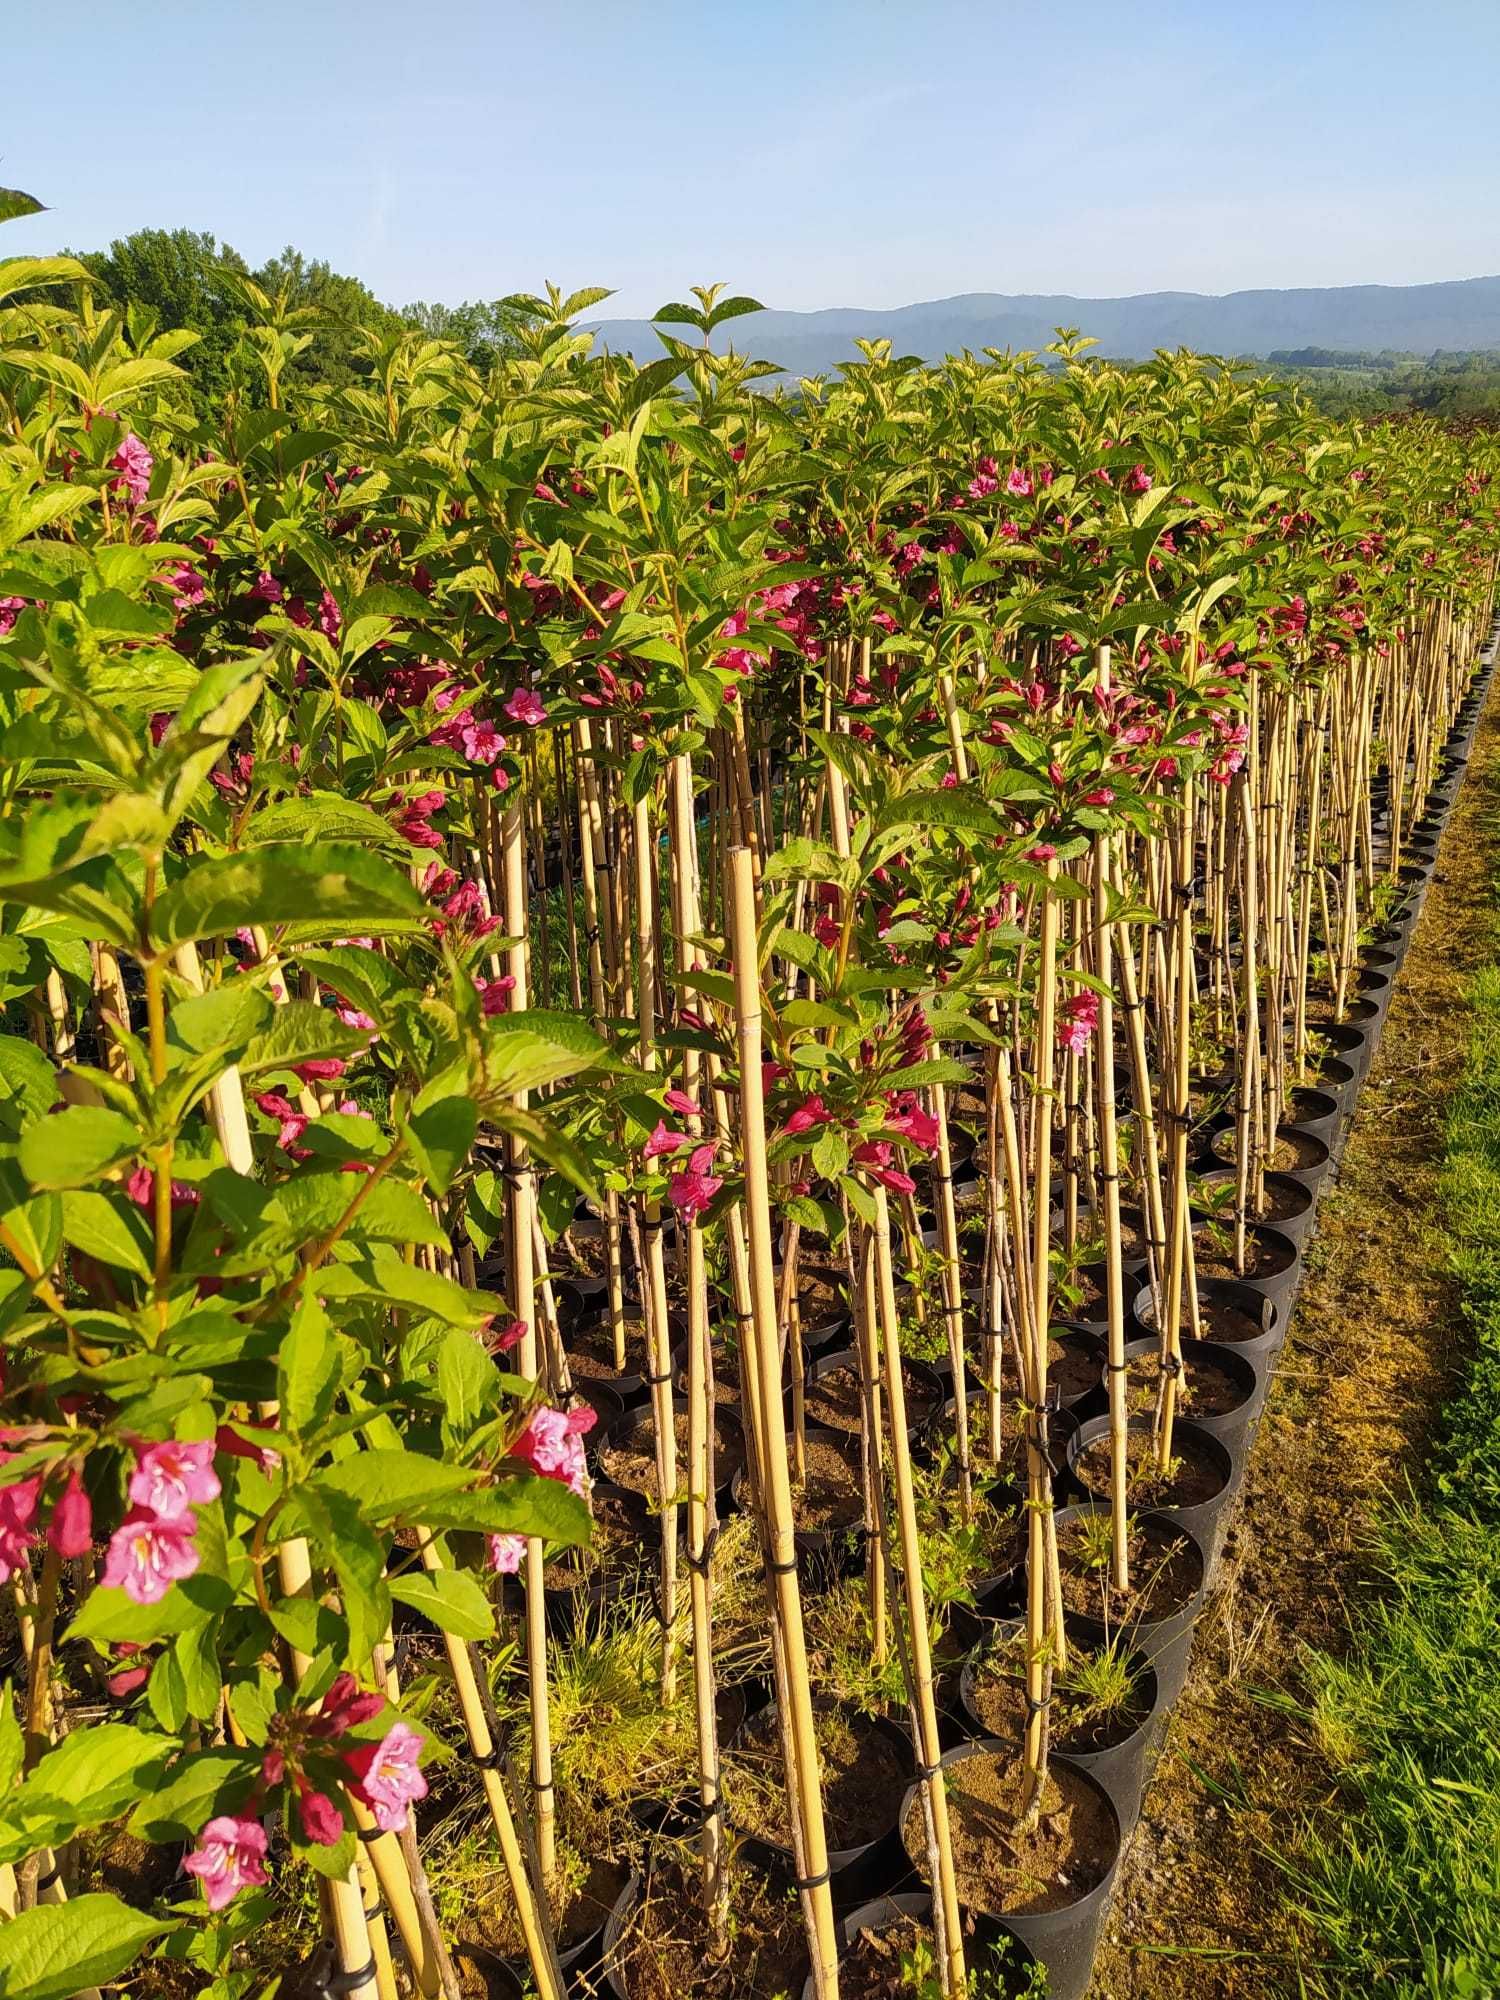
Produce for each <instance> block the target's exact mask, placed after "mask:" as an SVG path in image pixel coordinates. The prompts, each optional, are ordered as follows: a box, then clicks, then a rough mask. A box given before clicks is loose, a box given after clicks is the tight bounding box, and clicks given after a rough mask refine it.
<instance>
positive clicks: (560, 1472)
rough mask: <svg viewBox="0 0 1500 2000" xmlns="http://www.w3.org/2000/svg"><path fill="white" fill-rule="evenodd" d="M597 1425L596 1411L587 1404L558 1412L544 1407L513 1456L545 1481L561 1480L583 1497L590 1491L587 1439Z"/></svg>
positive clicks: (533, 1415) (512, 1451)
mask: <svg viewBox="0 0 1500 2000" xmlns="http://www.w3.org/2000/svg"><path fill="white" fill-rule="evenodd" d="M594 1423H595V1415H594V1412H593V1410H591V1409H590V1408H589V1407H588V1406H587V1404H585V1405H584V1407H583V1408H582V1409H578V1410H554V1409H550V1408H548V1407H547V1405H546V1404H543V1405H542V1407H541V1408H540V1409H537V1410H533V1411H532V1413H531V1417H530V1420H529V1421H528V1423H527V1425H526V1428H525V1430H524V1431H522V1433H521V1435H520V1436H519V1437H518V1438H517V1439H516V1441H515V1443H514V1444H513V1445H512V1446H511V1448H510V1455H511V1457H512V1458H518V1459H520V1460H521V1462H522V1464H523V1465H529V1466H530V1467H531V1469H532V1471H533V1472H536V1473H540V1474H541V1476H542V1478H543V1479H560V1480H561V1481H562V1483H563V1485H564V1486H566V1487H567V1488H568V1489H569V1491H570V1492H573V1493H576V1494H578V1495H579V1497H580V1498H582V1496H583V1494H584V1492H585V1490H586V1485H585V1478H584V1470H585V1466H584V1456H583V1439H584V1437H585V1435H586V1434H587V1433H588V1432H589V1431H591V1430H592V1429H593V1428H594Z"/></svg>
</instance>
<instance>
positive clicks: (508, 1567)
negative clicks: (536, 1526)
mask: <svg viewBox="0 0 1500 2000" xmlns="http://www.w3.org/2000/svg"><path fill="white" fill-rule="evenodd" d="M525 1559H526V1537H525V1536H524V1535H491V1536H490V1568H491V1569H492V1570H494V1571H495V1572H496V1573H497V1575H500V1576H515V1575H516V1574H517V1573H518V1571H519V1570H520V1567H521V1564H522V1563H523V1562H524V1561H525Z"/></svg>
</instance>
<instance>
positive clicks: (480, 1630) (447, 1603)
mask: <svg viewBox="0 0 1500 2000" xmlns="http://www.w3.org/2000/svg"><path fill="white" fill-rule="evenodd" d="M391 1596H392V1597H394V1598H395V1599H396V1601H397V1602H398V1603H400V1604H409V1605H410V1606H411V1608H412V1610H413V1611H419V1612H420V1613H421V1614H422V1616H423V1617H424V1618H426V1619H428V1620H430V1621H431V1623H432V1624H434V1625H436V1626H438V1627H439V1629H440V1630H442V1631H444V1632H451V1633H452V1634H453V1635H454V1637H455V1638H458V1639H488V1638H490V1637H491V1636H492V1635H493V1633H494V1630H495V1614H494V1612H493V1611H492V1610H491V1609H490V1603H489V1599H488V1598H487V1597H486V1596H485V1594H484V1591H483V1589H482V1588H481V1587H480V1585H479V1583H478V1582H477V1581H476V1579H475V1578H474V1577H472V1576H471V1575H470V1574H469V1573H468V1571H467V1570H454V1569H440V1570H437V1571H435V1572H434V1573H433V1574H431V1575H428V1574H427V1573H426V1572H416V1573H413V1574H412V1575H411V1576H394V1577H392V1578H391Z"/></svg>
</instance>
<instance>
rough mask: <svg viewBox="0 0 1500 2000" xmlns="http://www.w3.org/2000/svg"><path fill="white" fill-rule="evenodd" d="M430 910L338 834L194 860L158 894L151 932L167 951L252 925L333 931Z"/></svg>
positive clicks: (419, 922) (397, 876)
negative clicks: (306, 842) (302, 844)
mask: <svg viewBox="0 0 1500 2000" xmlns="http://www.w3.org/2000/svg"><path fill="white" fill-rule="evenodd" d="M428 915H429V911H428V907H427V904H426V903H425V902H424V901H423V899H422V896H421V893H420V891H418V890H417V889H415V888H414V887H413V886H412V883H411V879H410V877H409V876H407V875H406V874H404V873H403V872H402V870H401V869H399V868H398V867H396V865H395V864H394V863H393V862H390V861H385V860H382V859H381V857H380V856H379V855H377V854H370V853H368V852H367V851H366V850H365V849H364V848H362V847H350V846H346V845H343V844H341V843H339V842H337V841H327V842H320V843H319V844H318V845H317V846H316V847H300V846H295V845H290V844H285V845H280V846H268V847H257V848H254V849H252V850H251V851H249V852H247V853H244V854H225V855H221V856H219V857H218V858H217V859H216V860H208V861H199V862H197V863H195V864H194V865H193V866H192V867H190V868H189V869H188V871H187V873H186V874H185V875H183V876H182V877H180V878H179V880H177V881H176V882H174V883H173V884H172V886H171V887H170V888H169V889H167V890H166V891H165V892H164V893H163V894H162V895H161V896H159V897H158V898H157V900H156V903H155V906H154V907H153V909H152V912H151V938H152V942H153V943H154V944H155V945H156V946H157V947H158V949H160V950H163V951H165V950H168V949H170V948H171V947H172V946H174V945H179V944H185V943H187V942H188V940H189V939H192V938H204V937H232V936H233V935H234V933H235V931H237V930H239V929H241V928H242V927H247V926H253V925H256V924H259V925H261V926H262V927H264V928H265V929H267V930H274V929H275V928H276V927H277V926H279V925H281V924H292V923H295V924H304V925H305V924H315V925H317V927H318V929H319V932H320V933H325V934H326V935H328V936H330V937H336V936H342V935H343V934H345V933H347V932H358V933H360V934H364V933H374V932H403V931H415V930H422V929H424V928H425V926H426V922H427V918H428Z"/></svg>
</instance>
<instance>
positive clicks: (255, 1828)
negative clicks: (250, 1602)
mask: <svg viewBox="0 0 1500 2000" xmlns="http://www.w3.org/2000/svg"><path fill="white" fill-rule="evenodd" d="M384 1707H385V1696H384V1695H380V1694H368V1693H366V1692H365V1691H364V1690H362V1689H361V1687H360V1686H359V1683H358V1682H357V1681H356V1680H355V1678H354V1676H353V1675H352V1674H348V1673H341V1674H339V1675H338V1676H337V1677H336V1678H335V1680H334V1682H333V1685H332V1686H331V1687H330V1688H329V1690H328V1692H327V1694H326V1695H324V1697H323V1702H322V1706H321V1708H320V1709H319V1711H318V1712H317V1714H315V1715H314V1714H310V1713H308V1712H307V1711H306V1710H296V1709H294V1710H291V1711H289V1712H288V1713H286V1714H284V1715H280V1716H277V1717H276V1718H275V1719H274V1720H273V1723H272V1727H271V1736H270V1740H269V1742H268V1744H267V1747H266V1751H265V1754H264V1756H263V1757H262V1759H261V1769H260V1780H259V1783H258V1784H257V1786H256V1793H255V1797H256V1800H257V1801H258V1802H263V1800H264V1797H265V1792H266V1789H267V1788H268V1787H275V1786H280V1785H283V1784H288V1783H289V1784H290V1785H291V1787H292V1792H293V1795H294V1798H295V1800H296V1807H297V1818H298V1820H299V1822H300V1823H301V1827H302V1833H303V1837H304V1838H305V1839H307V1840H310V1841H312V1842H314V1843H315V1844H317V1845H318V1846H321V1847H333V1846H336V1845H337V1844H338V1842H339V1841H340V1840H341V1839H342V1838H343V1834H344V1812H343V1808H342V1807H341V1806H340V1805H339V1804H338V1803H337V1801H336V1800H335V1799H334V1798H333V1797H332V1796H331V1795H330V1793H329V1792H327V1791H324V1790H323V1789H321V1787H320V1786H319V1785H318V1784H315V1783H314V1782H313V1781H312V1779H311V1778H309V1777H308V1776H307V1774H306V1772H305V1771H304V1770H303V1769H302V1768H301V1766H302V1759H303V1755H304V1752H305V1751H306V1750H308V1749H312V1750H314V1751H322V1750H323V1748H324V1746H326V1745H329V1744H334V1743H338V1744H339V1748H338V1751H337V1756H338V1758H339V1763H338V1765H337V1766H336V1767H335V1768H336V1770H337V1775H338V1777H339V1778H341V1779H342V1781H343V1784H344V1786H345V1787H346V1789H347V1790H348V1791H349V1792H350V1794H351V1795H352V1796H353V1797H354V1798H356V1799H358V1800H359V1801H360V1803H361V1804H362V1805H364V1806H366V1807H368V1809H369V1812H370V1816H371V1818H372V1819H373V1820H374V1821H375V1824H376V1826H378V1827H379V1828H380V1830H381V1832H382V1833H399V1832H400V1831H401V1829H402V1828H403V1827H404V1826H405V1824H406V1817H407V1813H408V1812H409V1810H410V1808H411V1806H412V1805H413V1804H414V1803H415V1801H416V1800H418V1799H421V1798H425V1797H426V1796H427V1780H426V1778H425V1777H423V1775H422V1771H421V1767H420V1759H421V1754H422V1738H421V1737H420V1736H419V1735H418V1734H417V1732H416V1730H414V1729H413V1728H412V1727H411V1725H410V1724H409V1723H406V1722H400V1721H398V1722H394V1723H392V1725H391V1727H390V1728H389V1729H388V1730H387V1731H386V1733H385V1735H384V1736H382V1737H381V1738H380V1739H379V1740H378V1741H377V1742H368V1743H361V1742H355V1743H348V1744H345V1743H342V1742H341V1741H340V1739H342V1738H345V1737H347V1735H348V1732H349V1731H350V1730H352V1729H356V1728H358V1727H359V1726H360V1724H362V1723H365V1722H369V1721H370V1720H371V1719H372V1718H373V1717H375V1716H377V1715H378V1714H379V1713H380V1711H381V1710H382V1709H383V1708H384ZM266 1845H267V1842H266V1831H265V1828H264V1826H263V1825H262V1824H261V1822H260V1820H259V1818H258V1817H256V1814H255V1812H254V1811H245V1812H243V1813H224V1814H221V1815H220V1816H219V1817H218V1818H216V1819H211V1820H210V1821H209V1822H208V1824H207V1826H205V1827H204V1829H203V1831H202V1832H201V1833H200V1834H199V1836H198V1844H197V1846H196V1848H195V1849H194V1850H193V1852H192V1853H191V1854H190V1855H189V1856H188V1857H187V1860H186V1861H185V1862H184V1863H183V1866H184V1868H186V1870H187V1872H188V1873H189V1874H190V1875H196V1876H197V1877H198V1879H199V1881H200V1882H201V1883H202V1884H203V1894H204V1898H205V1900H206V1901H207V1903H208V1907H209V1908H210V1909H211V1910H222V1909H223V1908H224V1907H225V1905H226V1904H228V1903H231V1902H233V1900H234V1898H235V1897H236V1896H237V1895H238V1894H239V1892H240V1890H241V1889H246V1888H258V1887H259V1886H261V1884H263V1883H264V1882H265V1880H266Z"/></svg>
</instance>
